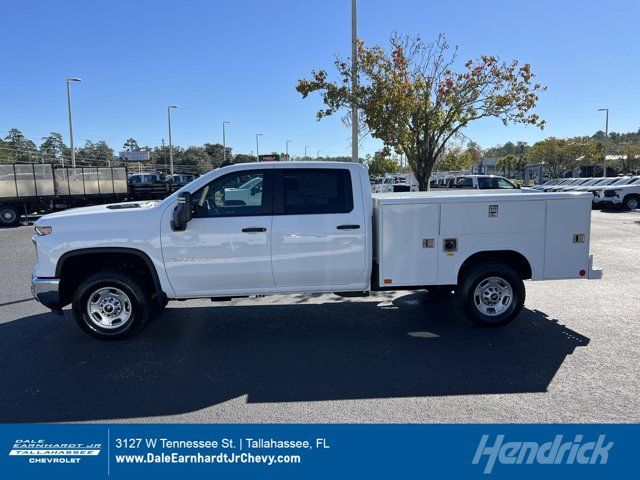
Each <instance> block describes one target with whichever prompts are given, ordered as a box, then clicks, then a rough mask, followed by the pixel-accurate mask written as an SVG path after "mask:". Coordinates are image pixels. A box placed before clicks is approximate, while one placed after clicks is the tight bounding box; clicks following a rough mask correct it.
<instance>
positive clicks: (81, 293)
mask: <svg viewBox="0 0 640 480" xmlns="http://www.w3.org/2000/svg"><path fill="white" fill-rule="evenodd" d="M72 303H73V316H74V318H75V320H76V323H77V324H78V325H79V326H80V328H81V329H82V330H84V331H85V332H86V333H88V334H89V335H91V336H93V337H96V338H99V339H101V340H119V339H122V338H126V337H129V336H131V335H133V334H134V333H136V332H138V331H139V330H141V329H142V327H144V326H145V324H146V323H147V322H148V321H149V319H150V317H151V315H153V312H154V305H153V303H152V301H151V300H150V295H148V293H147V292H146V291H145V288H144V284H143V282H141V281H140V280H139V279H138V277H137V276H135V275H131V274H129V273H127V272H121V271H118V270H106V271H103V272H99V273H95V274H93V275H90V276H89V277H87V278H86V279H85V280H84V281H83V282H82V283H81V284H80V286H79V287H78V288H77V289H76V292H75V294H74V296H73V302H72Z"/></svg>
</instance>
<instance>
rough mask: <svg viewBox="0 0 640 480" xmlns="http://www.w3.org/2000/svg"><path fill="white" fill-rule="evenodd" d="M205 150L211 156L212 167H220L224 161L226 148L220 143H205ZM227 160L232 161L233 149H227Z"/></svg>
mask: <svg viewBox="0 0 640 480" xmlns="http://www.w3.org/2000/svg"><path fill="white" fill-rule="evenodd" d="M204 150H205V152H206V153H207V155H208V156H209V161H210V162H211V164H212V165H220V164H222V162H223V161H224V146H223V145H222V144H220V143H205V144H204ZM226 158H227V160H231V159H232V158H233V155H232V153H231V148H230V147H227V157H226Z"/></svg>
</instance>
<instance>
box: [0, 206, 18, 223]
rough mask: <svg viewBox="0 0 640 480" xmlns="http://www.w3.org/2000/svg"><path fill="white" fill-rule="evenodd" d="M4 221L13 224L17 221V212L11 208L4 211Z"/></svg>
mask: <svg viewBox="0 0 640 480" xmlns="http://www.w3.org/2000/svg"><path fill="white" fill-rule="evenodd" d="M0 215H1V216H2V221H3V222H5V223H12V222H14V221H15V220H16V212H15V211H14V210H12V209H10V208H5V209H4V210H2V214H0Z"/></svg>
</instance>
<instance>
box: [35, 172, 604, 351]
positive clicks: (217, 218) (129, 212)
mask: <svg viewBox="0 0 640 480" xmlns="http://www.w3.org/2000/svg"><path fill="white" fill-rule="evenodd" d="M255 179H259V180H260V181H259V182H254V183H253V184H252V185H253V186H252V187H250V188H249V187H247V188H245V189H248V190H249V193H250V195H251V196H252V197H253V198H246V197H244V196H242V195H238V194H237V190H238V189H239V188H240V189H242V187H243V186H247V182H250V181H251V180H255ZM258 183H259V184H260V188H259V189H254V187H255V186H256V185H257V184H258ZM251 191H253V192H254V193H253V194H251ZM590 208H591V195H589V194H581V193H554V194H551V193H534V194H529V193H523V192H522V191H520V190H514V192H513V193H500V194H498V193H497V192H494V191H482V190H473V191H467V190H457V191H441V192H404V193H387V194H374V195H372V194H371V193H370V186H369V178H368V174H367V170H366V168H365V167H363V166H362V165H359V164H352V163H342V162H287V163H264V164H256V163H251V164H238V165H231V166H227V167H223V168H219V169H216V170H214V171H211V172H209V173H207V174H205V175H203V176H201V177H199V178H197V179H196V180H194V181H193V182H191V183H190V184H188V185H186V186H185V187H183V188H182V189H180V190H179V191H177V192H175V193H174V194H172V195H171V196H169V197H167V198H165V199H164V200H162V201H160V202H146V203H141V202H138V203H129V204H113V205H106V206H104V205H102V206H95V207H87V208H78V209H72V210H67V211H64V212H60V213H54V214H51V215H46V216H44V217H42V218H40V219H39V220H38V221H37V222H36V224H35V234H34V236H33V241H34V243H35V246H36V257H37V258H36V264H35V267H34V271H33V278H32V288H33V293H34V296H35V298H36V299H37V300H39V301H40V302H41V303H42V304H44V305H45V306H47V307H49V308H51V309H52V310H53V311H56V312H58V313H60V312H61V309H62V308H63V307H64V306H66V305H68V304H71V305H72V311H73V316H74V318H75V320H76V322H77V323H78V325H79V326H80V327H81V328H82V329H83V330H84V331H85V332H87V333H89V334H90V335H93V336H95V337H98V338H101V339H116V338H122V337H126V336H128V335H131V334H133V333H135V332H136V331H138V330H140V329H141V328H142V327H143V326H144V325H145V324H146V323H147V322H148V321H149V320H150V319H151V318H153V317H154V316H156V315H158V314H159V313H160V311H161V310H162V309H163V308H164V307H165V305H166V304H167V302H168V301H169V300H182V299H191V298H211V299H212V300H223V299H229V298H233V297H242V296H250V295H266V294H287V293H327V292H334V293H336V294H338V295H341V296H366V295H368V294H369V292H370V291H375V290H415V289H423V288H427V287H430V288H435V289H437V288H441V289H446V290H449V291H451V290H455V298H456V303H457V305H458V307H459V309H460V311H461V312H462V313H463V314H464V316H465V317H467V318H468V319H469V320H471V321H472V322H474V323H476V324H478V325H482V326H498V325H504V324H506V323H508V322H510V321H512V320H513V319H514V318H515V317H516V316H517V315H518V313H519V312H520V311H521V309H522V307H523V304H524V300H525V286H524V283H523V280H526V279H532V280H544V279H572V278H576V279H577V278H600V276H601V270H600V269H597V268H594V267H593V265H592V262H593V258H592V256H590V255H589V240H590Z"/></svg>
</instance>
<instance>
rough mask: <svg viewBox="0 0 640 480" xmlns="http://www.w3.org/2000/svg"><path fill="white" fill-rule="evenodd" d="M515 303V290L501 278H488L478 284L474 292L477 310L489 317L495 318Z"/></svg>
mask: <svg viewBox="0 0 640 480" xmlns="http://www.w3.org/2000/svg"><path fill="white" fill-rule="evenodd" d="M512 302H513V289H512V288H511V285H510V284H509V282H507V281H506V280H505V279H504V278H501V277H488V278H485V279H484V280H482V281H481V282H480V283H478V286H477V287H476V289H475V291H474V292H473V303H474V304H475V306H476V308H477V309H478V310H479V311H480V312H481V313H482V314H483V315H487V316H489V317H495V316H498V315H501V314H503V313H504V312H506V311H507V310H508V308H509V307H510V306H511V303H512Z"/></svg>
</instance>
